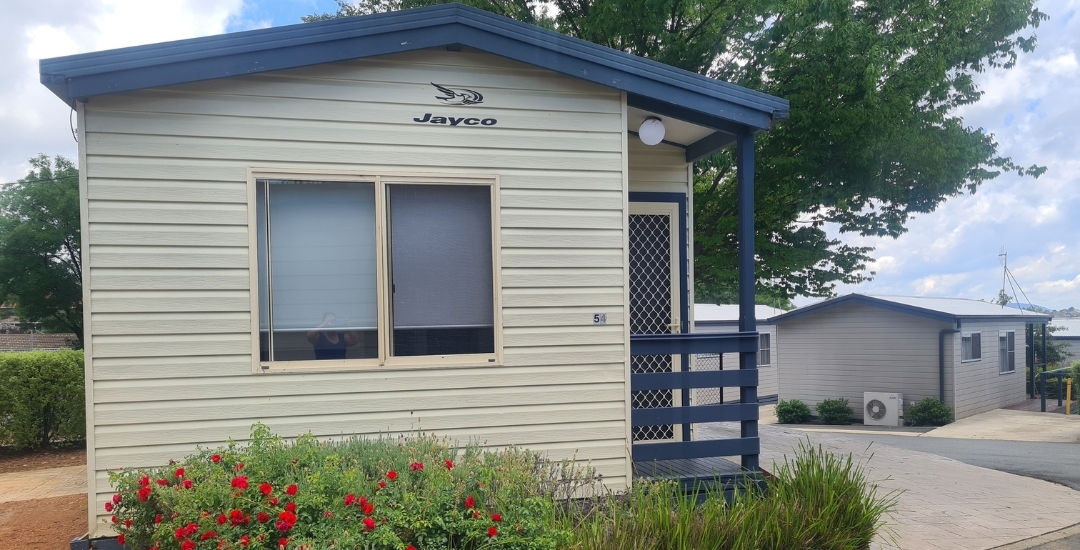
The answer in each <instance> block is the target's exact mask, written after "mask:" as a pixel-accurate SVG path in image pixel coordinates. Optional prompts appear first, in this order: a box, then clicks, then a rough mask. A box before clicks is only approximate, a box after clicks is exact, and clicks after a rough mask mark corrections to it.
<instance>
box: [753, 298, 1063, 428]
mask: <svg viewBox="0 0 1080 550" xmlns="http://www.w3.org/2000/svg"><path fill="white" fill-rule="evenodd" d="M1049 320H1050V316H1049V315H1045V314H1040V313H1032V312H1026V311H1022V310H1016V309H1012V308H1002V307H1001V306H998V305H995V304H990V303H987V302H980V301H977V300H964V299H955V298H912V297H896V296H865V295H861V294H850V295H847V296H842V297H840V298H835V299H832V300H826V301H824V302H821V303H818V304H814V305H811V306H807V307H803V308H800V309H797V310H794V311H790V312H788V313H785V314H782V315H779V316H777V317H773V318H772V319H770V321H771V322H772V323H773V324H775V325H776V331H777V344H776V345H777V346H782V347H783V350H784V353H783V356H782V358H781V360H780V362H779V365H780V366H779V376H780V398H781V399H800V400H802V401H805V402H807V403H808V404H810V405H811V406H813V405H815V404H817V403H819V402H820V401H822V400H824V399H829V398H837V397H842V398H846V399H847V400H848V401H849V402H850V404H851V405H852V409H853V410H854V412H855V416H856V417H857V418H862V416H863V410H862V405H863V392H898V393H901V394H903V400H904V404H905V406H908V405H910V404H911V403H914V402H916V401H919V400H921V399H923V398H926V397H936V398H939V399H941V400H943V401H944V402H945V403H946V404H947V405H949V406H950V407H952V408H953V410H954V413H955V416H956V418H958V419H959V418H964V417H966V416H971V415H973V414H977V413H980V412H984V411H988V410H992V409H995V408H999V407H1003V406H1007V405H1010V404H1013V403H1016V402H1019V401H1023V400H1024V399H1025V396H1026V393H1025V392H1026V389H1025V388H1026V386H1025V377H1024V368H1025V365H1026V364H1027V361H1026V358H1027V353H1026V350H1027V346H1028V345H1029V344H1030V343H1029V342H1028V341H1027V325H1029V324H1044V323H1046V322H1048V321H1049Z"/></svg>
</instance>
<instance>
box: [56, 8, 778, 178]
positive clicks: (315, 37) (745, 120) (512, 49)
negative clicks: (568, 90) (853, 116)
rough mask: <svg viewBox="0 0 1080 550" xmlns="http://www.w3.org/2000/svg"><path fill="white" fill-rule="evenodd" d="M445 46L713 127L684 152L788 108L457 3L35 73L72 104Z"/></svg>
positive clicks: (183, 43) (63, 64) (79, 61)
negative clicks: (604, 89)
mask: <svg viewBox="0 0 1080 550" xmlns="http://www.w3.org/2000/svg"><path fill="white" fill-rule="evenodd" d="M452 46H463V47H469V48H474V49H477V50H481V51H485V52H489V53H492V54H496V55H500V56H503V57H506V58H509V59H513V60H515V61H519V62H522V63H528V64H530V65H534V66H537V67H541V68H544V69H549V70H552V71H555V72H558V73H562V74H565V75H568V76H572V77H575V78H579V79H582V80H586V81H589V82H593V83H596V84H600V85H603V86H608V87H611V88H615V89H617V90H622V91H624V92H627V95H628V103H629V104H630V106H632V107H638V108H641V109H644V110H647V111H651V112H655V113H657V114H660V115H665V116H671V117H674V118H678V119H682V120H686V121H688V122H692V123H695V124H698V125H701V126H706V127H709V128H713V129H714V130H717V133H715V134H713V135H711V136H709V137H707V138H704V139H702V140H701V141H700V142H698V143H696V144H691V145H690V146H688V148H687V157H688V158H691V157H693V158H697V157H700V156H702V155H703V154H707V153H709V152H711V151H712V150H715V149H718V148H720V147H723V146H725V145H727V144H729V143H731V142H732V141H734V137H735V136H736V135H738V134H739V133H740V132H751V133H752V132H756V131H759V130H764V129H768V128H770V127H771V126H772V125H773V124H774V123H775V122H776V121H778V120H782V119H784V118H787V114H788V102H787V100H784V99H780V98H777V97H774V96H771V95H768V94H763V93H760V92H755V91H753V90H750V89H747V88H743V87H741V86H736V85H734V84H729V83H726V82H721V81H718V80H715V79H712V78H708V77H706V76H702V75H699V74H697V73H692V72H689V71H684V70H682V69H678V68H675V67H671V66H669V65H665V64H663V63H658V62H655V61H651V60H648V59H644V58H641V57H638V56H635V55H631V54H628V53H625V52H620V51H617V50H613V49H610V48H606V47H603V46H599V45H597V44H593V43H590V42H586V41H584V40H579V39H577V38H572V37H569V36H566V35H563V34H560V33H557V32H554V31H550V30H547V29H542V28H539V27H536V26H533V25H529V24H526V23H521V22H518V21H514V20H511V19H508V18H505V17H502V16H498V15H495V14H492V13H488V12H485V11H483V10H479V9H475V8H471V7H467V6H462V5H460V4H444V5H438V6H431V7H427V8H419V9H414V10H406V11H399V12H392V13H384V14H376V15H369V16H363V17H349V18H343V19H334V20H330V21H323V22H318V23H305V24H298V25H289V26H285V27H274V28H269V29H261V30H254V31H246V32H238V33H231V34H223V35H218V36H209V37H204V38H193V39H189V40H178V41H175V42H163V43H160V44H150V45H147V46H136V47H131V48H121V49H116V50H106V51H101V52H94V53H88V54H80V55H72V56H67V57H58V58H53V59H44V60H42V61H41V65H40V70H41V82H42V84H44V85H45V86H47V87H48V88H49V89H50V90H52V91H53V93H55V94H56V95H57V96H59V97H60V98H61V99H63V100H64V101H66V102H67V103H68V104H70V105H72V106H74V105H75V102H76V101H79V100H83V99H87V98H90V97H93V96H96V95H102V94H108V93H115V92H125V91H131V90H139V89H144V88H153V87H158V86H168V85H171V84H182V83H187V82H196V81H200V80H209V79H214V78H227V77H231V76H238V75H245V74H254V73H261V72H266V71H275V70H281V69H291V68H296V67H304V66H309V65H316V64H320V63H332V62H335V61H345V60H349V59H359V58H365V57H374V56H380V55H387V54H393V53H400V52H408V51H414V50H420V49H425V48H436V47H452ZM691 160H692V158H691Z"/></svg>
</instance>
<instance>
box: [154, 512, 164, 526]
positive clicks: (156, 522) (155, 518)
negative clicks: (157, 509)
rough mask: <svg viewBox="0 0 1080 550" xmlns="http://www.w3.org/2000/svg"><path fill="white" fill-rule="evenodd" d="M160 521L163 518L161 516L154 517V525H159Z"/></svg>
mask: <svg viewBox="0 0 1080 550" xmlns="http://www.w3.org/2000/svg"><path fill="white" fill-rule="evenodd" d="M162 519H164V518H162V517H161V514H158V515H156V516H154V525H157V524H159V523H161V520H162Z"/></svg>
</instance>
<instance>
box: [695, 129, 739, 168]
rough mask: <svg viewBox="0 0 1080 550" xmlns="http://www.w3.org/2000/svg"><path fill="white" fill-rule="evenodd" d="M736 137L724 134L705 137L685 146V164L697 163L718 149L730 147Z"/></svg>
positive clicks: (717, 133) (719, 133) (718, 133)
mask: <svg viewBox="0 0 1080 550" xmlns="http://www.w3.org/2000/svg"><path fill="white" fill-rule="evenodd" d="M736 139H737V138H736V137H735V136H733V135H731V134H728V133H726V132H716V133H713V134H710V135H707V136H705V137H703V138H701V139H699V140H697V141H695V142H694V143H691V144H690V145H687V146H686V162H697V161H699V160H701V159H703V158H705V157H707V156H709V155H711V154H713V153H714V152H716V151H719V150H720V149H723V148H725V147H727V146H728V145H731V144H732V143H734V142H735V141H736Z"/></svg>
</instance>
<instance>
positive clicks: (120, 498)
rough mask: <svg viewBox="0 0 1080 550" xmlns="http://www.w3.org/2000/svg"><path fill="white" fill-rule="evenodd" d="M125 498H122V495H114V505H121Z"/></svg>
mask: <svg viewBox="0 0 1080 550" xmlns="http://www.w3.org/2000/svg"><path fill="white" fill-rule="evenodd" d="M123 498H124V497H121V496H120V493H116V494H115V495H113V496H112V503H113V504H120V501H121V500H122V499H123Z"/></svg>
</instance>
